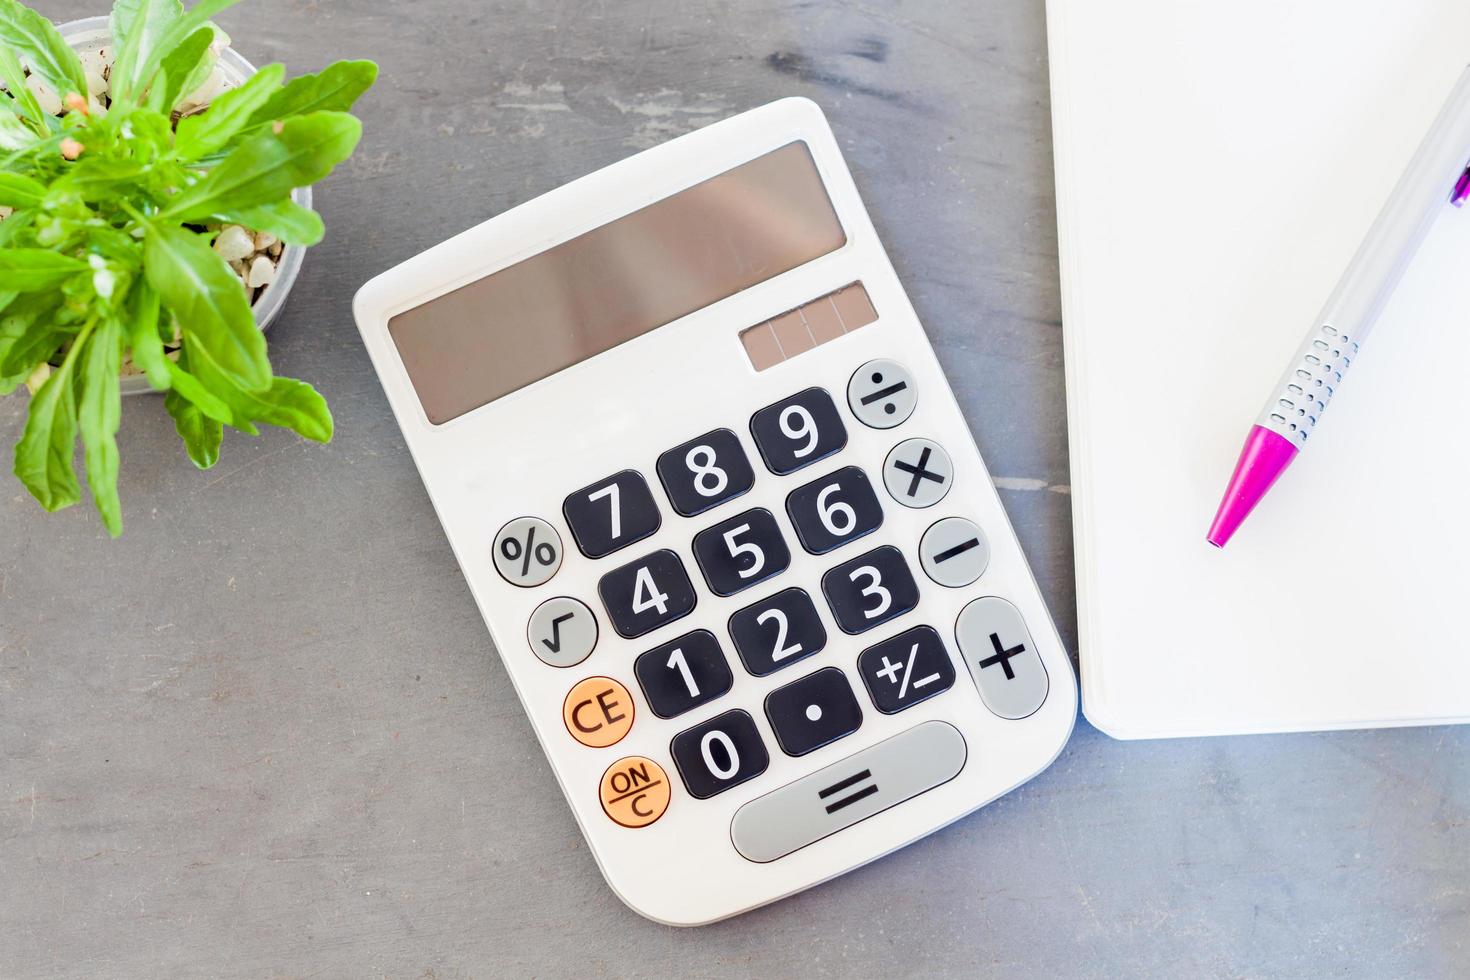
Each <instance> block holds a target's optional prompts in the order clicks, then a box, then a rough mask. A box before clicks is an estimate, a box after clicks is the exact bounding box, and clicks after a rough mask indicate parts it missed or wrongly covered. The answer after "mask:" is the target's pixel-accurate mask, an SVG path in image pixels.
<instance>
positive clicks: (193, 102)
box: [177, 65, 230, 113]
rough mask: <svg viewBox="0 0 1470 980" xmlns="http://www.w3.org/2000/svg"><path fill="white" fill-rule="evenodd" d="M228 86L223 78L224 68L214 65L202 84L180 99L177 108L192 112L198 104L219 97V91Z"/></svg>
mask: <svg viewBox="0 0 1470 980" xmlns="http://www.w3.org/2000/svg"><path fill="white" fill-rule="evenodd" d="M229 87H230V85H229V82H228V80H227V79H226V78H225V72H224V69H223V68H221V67H220V66H219V65H215V66H214V71H212V72H210V73H209V77H208V78H206V79H205V80H204V84H203V85H201V86H199V87H198V88H196V89H195V90H194V91H192V92H190V93H189V94H188V95H186V96H184V97H183V98H182V99H180V100H179V104H178V106H177V108H178V110H179V111H180V112H184V113H189V112H193V111H194V110H195V109H198V108H199V107H200V106H205V105H209V103H211V102H213V101H214V100H215V99H216V98H218V97H219V94H220V93H221V92H223V91H224V90H225V89H227V88H229Z"/></svg>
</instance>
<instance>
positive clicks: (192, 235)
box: [0, 0, 377, 536]
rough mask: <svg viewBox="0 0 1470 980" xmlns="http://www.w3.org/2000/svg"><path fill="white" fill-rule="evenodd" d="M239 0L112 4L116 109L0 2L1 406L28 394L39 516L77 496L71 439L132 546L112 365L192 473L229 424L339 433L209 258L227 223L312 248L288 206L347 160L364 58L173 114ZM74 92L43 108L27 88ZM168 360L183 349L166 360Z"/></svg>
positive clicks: (111, 525) (250, 429)
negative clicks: (154, 393) (55, 110)
mask: <svg viewBox="0 0 1470 980" xmlns="http://www.w3.org/2000/svg"><path fill="white" fill-rule="evenodd" d="M234 2H235V0H200V2H199V3H198V4H197V5H195V6H194V7H193V8H191V9H189V10H187V11H186V10H185V9H184V7H183V6H182V4H181V3H180V0H116V4H115V6H114V7H113V10H112V19H111V31H112V35H113V45H114V51H115V60H114V62H113V64H112V67H111V72H110V76H109V85H110V89H111V91H110V96H111V102H110V104H108V105H106V106H103V105H101V103H100V102H99V101H98V100H96V99H92V100H90V103H89V99H88V90H87V77H86V74H85V72H84V70H83V66H82V63H81V60H80V59H79V58H78V56H77V54H76V53H75V52H74V51H73V50H72V49H71V48H70V47H69V46H68V45H67V43H66V42H65V41H64V40H62V38H61V35H60V34H59V33H58V32H57V30H56V28H55V27H54V26H53V25H52V24H51V23H50V22H49V21H47V20H46V19H45V18H44V17H42V16H41V15H40V14H38V13H36V12H35V11H33V10H31V9H29V8H27V7H25V6H23V5H21V4H20V3H19V2H17V0H0V86H3V88H0V206H4V207H6V208H10V209H13V212H12V213H11V214H10V215H9V216H8V217H5V218H4V220H0V395H4V394H8V393H10V392H12V391H14V390H15V389H16V388H17V387H19V386H20V385H21V384H23V383H28V384H29V386H30V387H31V388H32V396H31V400H30V404H29V411H28V415H27V419H26V425H25V431H24V433H23V434H22V435H21V438H20V440H19V441H18V442H17V443H16V446H15V464H14V469H15V475H16V476H17V477H19V478H20V480H21V482H22V483H24V484H25V486H26V488H27V489H29V490H30V492H31V494H32V495H33V496H34V497H35V498H36V500H37V501H39V502H40V504H41V506H42V507H44V508H46V509H47V510H48V511H54V510H58V509H60V508H62V507H68V506H70V505H72V504H75V503H76V502H78V501H79V500H80V499H81V488H80V486H79V484H78V482H77V476H76V472H75V470H74V467H73V452H74V446H75V443H76V440H77V436H78V432H80V435H81V442H82V446H83V456H84V459H85V463H86V475H87V483H88V486H89V487H90V489H91V494H92V499H93V501H94V502H95V504H96V507H97V510H98V512H99V513H100V514H101V516H102V520H103V523H104V524H105V525H106V527H107V529H108V531H109V533H111V534H112V535H114V536H116V535H118V534H120V533H121V531H122V510H121V504H120V502H119V500H118V494H117V471H118V449H117V442H116V439H115V435H116V432H117V427H118V419H119V415H120V412H121V398H120V393H119V378H118V375H119V370H120V366H121V364H122V363H123V359H124V358H125V357H131V359H132V362H133V364H134V365H136V367H137V368H138V369H140V370H141V371H142V372H143V373H145V374H146V375H147V377H148V381H149V383H150V384H151V385H152V386H153V387H154V388H155V389H157V390H159V391H164V392H166V393H167V394H166V396H165V398H164V399H163V404H164V407H165V409H166V410H167V411H168V412H169V414H170V415H171V416H173V419H174V425H175V428H176V430H177V431H178V434H179V436H180V437H181V438H182V439H183V442H184V446H185V448H186V450H187V452H188V454H189V457H190V459H192V460H193V461H194V463H195V464H196V465H197V466H199V467H200V468H208V467H210V466H212V465H213V464H214V463H215V461H216V460H217V459H218V455H219V448H220V442H221V438H222V433H223V426H226V425H228V426H231V427H233V428H235V429H238V430H240V431H242V432H245V433H247V434H251V435H254V434H255V433H256V432H257V429H256V424H257V423H265V424H269V425H278V426H284V427H286V428H289V429H292V430H294V431H295V432H297V433H299V434H300V435H302V436H304V437H305V438H307V439H312V440H316V441H319V442H325V441H327V440H329V439H330V438H331V436H332V416H331V413H330V412H329V411H328V409H327V404H326V402H325V400H323V398H322V397H321V395H319V394H318V393H317V392H316V391H315V389H313V388H312V387H311V386H310V385H309V384H306V383H305V382H302V381H295V380H292V379H290V378H282V377H275V376H274V375H273V373H272V371H271V365H270V361H269V359H268V357H267V354H266V342H265V337H264V335H263V334H262V333H261V332H260V330H259V329H258V328H257V326H256V323H255V318H254V315H253V314H252V312H251V309H250V301H249V299H248V298H247V296H246V292H245V289H244V287H243V285H242V283H241V281H240V278H239V277H238V276H237V275H236V274H235V273H234V272H233V271H232V270H231V268H230V266H229V264H228V263H227V262H226V261H225V259H224V258H222V257H221V256H220V254H219V253H218V252H217V251H216V250H215V249H213V248H212V247H211V242H212V241H213V239H214V236H215V235H217V234H218V233H219V230H220V228H221V227H222V226H223V225H225V224H226V223H233V224H240V225H243V226H245V227H247V228H249V229H253V230H255V231H259V232H265V233H268V234H269V235H272V236H274V237H275V238H277V239H279V240H280V241H282V242H284V243H286V244H287V245H295V246H309V245H313V244H315V243H316V242H318V241H320V240H321V237H322V234H323V227H322V221H321V218H320V217H319V216H318V215H317V214H316V212H314V211H311V210H309V209H307V208H303V207H301V206H299V205H297V204H296V203H295V202H293V201H292V200H291V192H292V190H293V189H294V188H297V187H304V186H308V185H310V184H313V183H316V182H317V181H319V180H321V179H322V178H324V177H326V176H327V175H328V174H329V173H330V172H331V171H332V169H333V168H334V167H335V166H336V165H337V164H339V163H341V162H342V161H344V160H346V159H347V158H348V157H349V156H350V155H351V154H352V151H353V150H354V149H355V148H356V146H357V142H358V138H359V137H360V135H361V124H360V123H359V122H358V120H357V119H356V118H354V117H353V116H351V115H349V114H348V113H347V111H346V110H348V109H350V108H351V106H352V104H353V102H355V101H356V99H357V97H358V96H360V95H361V94H362V93H363V92H364V91H366V90H367V88H368V87H369V86H370V85H371V84H372V83H373V81H374V79H375V78H376V76H377V67H376V66H375V65H373V64H372V63H371V62H364V61H356V62H338V63H336V64H334V65H332V66H331V67H329V68H327V69H326V70H324V71H323V72H321V73H320V74H317V75H306V76H302V77H300V78H296V79H294V80H292V81H291V82H289V83H287V82H285V81H284V78H285V70H284V69H283V68H282V67H281V66H280V65H270V66H267V67H265V68H263V69H261V71H260V72H259V73H258V74H256V75H253V76H252V77H251V78H250V79H248V80H247V81H245V82H244V83H243V84H241V85H240V86H239V87H237V88H234V89H231V90H228V91H226V92H224V93H223V94H221V95H219V96H218V97H217V98H215V99H214V100H213V102H212V103H210V104H209V106H208V108H207V109H206V110H205V111H203V112H198V113H191V114H186V115H183V116H182V118H179V116H180V113H178V112H176V111H174V110H175V107H176V106H178V105H179V104H180V100H181V98H182V97H183V96H184V95H185V94H186V93H189V92H191V91H193V90H194V89H196V88H197V87H198V86H199V85H200V84H201V83H202V82H204V81H205V80H206V79H207V78H208V77H209V76H210V73H211V72H212V71H213V70H214V68H215V58H216V57H217V52H215V51H214V50H213V49H212V48H211V45H212V44H214V42H215V38H216V29H215V28H214V26H213V25H212V24H210V23H209V22H208V18H210V17H212V16H214V15H215V14H217V13H218V12H220V11H221V10H223V9H225V8H226V7H228V6H230V5H232V4H233V3H234ZM28 75H29V76H34V79H32V85H34V84H35V83H37V82H39V83H40V84H41V85H44V86H46V87H48V88H49V89H50V91H51V92H54V93H56V94H58V95H61V96H63V99H62V103H63V109H62V111H61V112H60V113H59V114H50V113H47V112H46V111H44V109H43V106H42V104H41V101H40V100H39V99H38V98H37V93H36V91H35V90H34V89H33V88H32V87H30V86H28V85H27V76H28ZM175 120H177V122H176V124H175ZM166 345H167V347H176V348H177V349H176V351H170V350H168V349H167V348H166Z"/></svg>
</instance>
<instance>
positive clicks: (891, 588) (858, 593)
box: [822, 545, 919, 633]
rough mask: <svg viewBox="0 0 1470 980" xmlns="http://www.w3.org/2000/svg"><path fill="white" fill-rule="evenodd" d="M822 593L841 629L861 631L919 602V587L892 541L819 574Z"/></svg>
mask: <svg viewBox="0 0 1470 980" xmlns="http://www.w3.org/2000/svg"><path fill="white" fill-rule="evenodd" d="M822 593H823V594H824V595H826V597H827V605H829V606H831V607H832V615H833V617H834V618H836V620H837V625H838V626H840V627H842V632H844V633H861V632H863V631H864V630H870V629H872V628H873V627H874V626H879V625H881V624H883V623H886V622H888V621H889V620H890V619H892V618H893V617H895V616H902V615H903V614H904V613H906V612H908V611H909V610H910V609H912V608H914V607H915V606H917V605H918V604H919V587H918V586H917V585H915V584H914V577H913V575H911V574H910V573H909V566H908V564H907V563H906V562H905V561H904V560H903V555H901V554H899V553H898V549H897V548H895V547H893V546H892V545H884V546H883V547H881V548H874V549H873V550H872V551H869V552H868V553H866V554H862V555H858V556H857V557H856V558H851V559H849V560H847V561H845V562H843V563H842V564H841V565H838V566H837V567H836V568H834V569H832V570H831V571H829V572H828V573H827V574H826V575H823V576H822Z"/></svg>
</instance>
